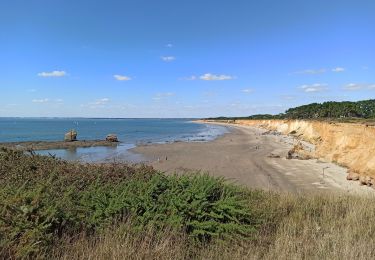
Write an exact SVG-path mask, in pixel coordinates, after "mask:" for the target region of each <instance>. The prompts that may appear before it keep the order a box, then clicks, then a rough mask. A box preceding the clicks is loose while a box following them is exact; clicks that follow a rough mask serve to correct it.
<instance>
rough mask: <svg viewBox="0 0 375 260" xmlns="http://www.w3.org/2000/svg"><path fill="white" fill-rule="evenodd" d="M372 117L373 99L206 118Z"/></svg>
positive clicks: (373, 113)
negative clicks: (283, 110) (242, 115)
mask: <svg viewBox="0 0 375 260" xmlns="http://www.w3.org/2000/svg"><path fill="white" fill-rule="evenodd" d="M343 118H344V119H347V118H360V119H373V118H375V100H374V99H371V100H364V101H358V102H349V101H344V102H324V103H321V104H320V103H312V104H309V105H303V106H299V107H295V108H290V109H288V110H287V111H285V113H282V114H278V115H268V114H265V115H253V116H248V117H217V118H208V119H215V120H236V119H343Z"/></svg>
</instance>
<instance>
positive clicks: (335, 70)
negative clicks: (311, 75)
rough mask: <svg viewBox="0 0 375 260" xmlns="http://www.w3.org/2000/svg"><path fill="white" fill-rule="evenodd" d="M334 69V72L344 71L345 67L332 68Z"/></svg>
mask: <svg viewBox="0 0 375 260" xmlns="http://www.w3.org/2000/svg"><path fill="white" fill-rule="evenodd" d="M332 71H333V72H344V71H345V68H341V67H337V68H334V69H332Z"/></svg>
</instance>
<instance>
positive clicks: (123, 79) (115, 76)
mask: <svg viewBox="0 0 375 260" xmlns="http://www.w3.org/2000/svg"><path fill="white" fill-rule="evenodd" d="M113 77H114V78H115V79H116V80H118V81H129V80H131V79H132V78H131V77H129V76H124V75H118V74H116V75H113Z"/></svg>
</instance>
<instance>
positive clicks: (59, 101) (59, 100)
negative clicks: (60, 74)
mask: <svg viewBox="0 0 375 260" xmlns="http://www.w3.org/2000/svg"><path fill="white" fill-rule="evenodd" d="M55 102H56V103H63V102H64V100H63V99H61V98H58V99H56V100H55Z"/></svg>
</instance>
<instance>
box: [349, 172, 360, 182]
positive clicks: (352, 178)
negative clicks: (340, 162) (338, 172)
mask: <svg viewBox="0 0 375 260" xmlns="http://www.w3.org/2000/svg"><path fill="white" fill-rule="evenodd" d="M346 179H347V180H348V181H358V180H359V174H358V173H355V172H349V173H348V175H347V176H346Z"/></svg>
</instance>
